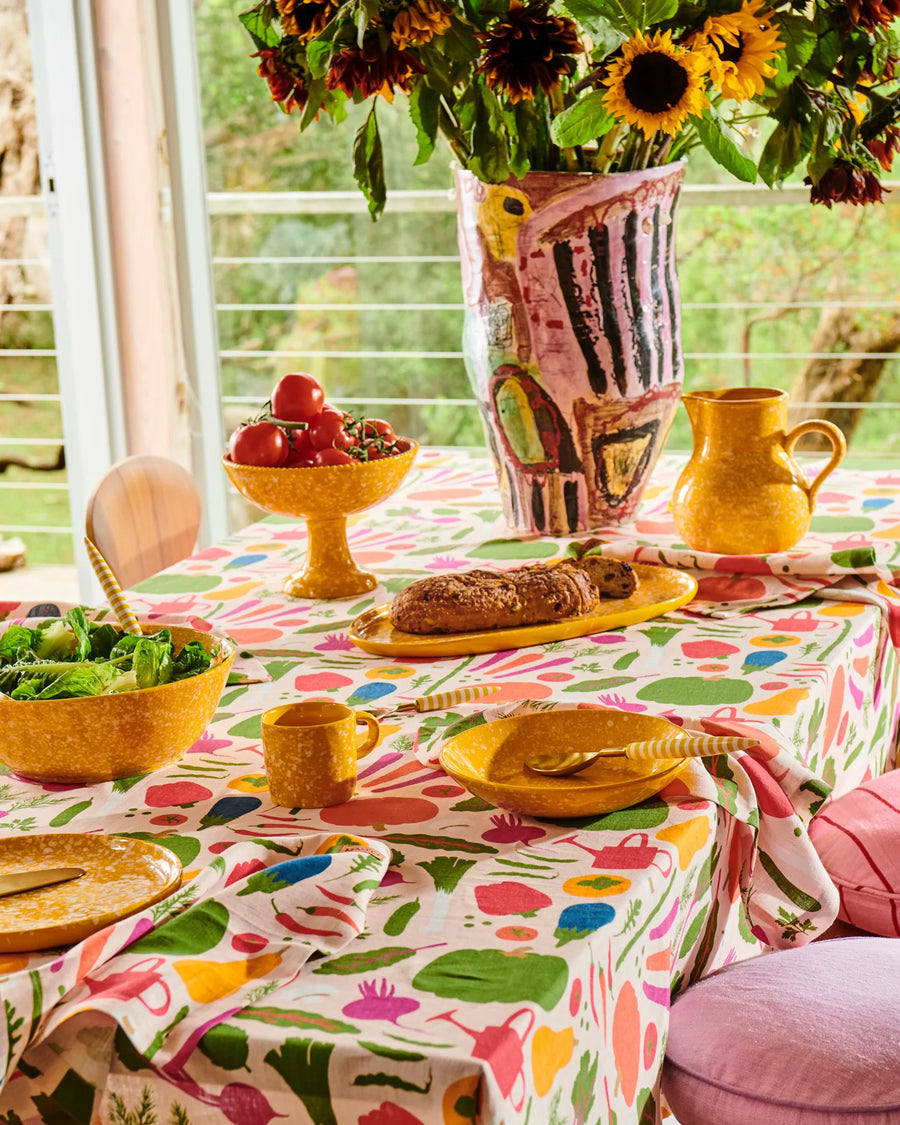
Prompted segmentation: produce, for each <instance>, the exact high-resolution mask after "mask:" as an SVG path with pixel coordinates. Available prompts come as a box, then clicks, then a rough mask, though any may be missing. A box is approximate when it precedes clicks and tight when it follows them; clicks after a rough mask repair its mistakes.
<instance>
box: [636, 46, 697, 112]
mask: <svg viewBox="0 0 900 1125" xmlns="http://www.w3.org/2000/svg"><path fill="white" fill-rule="evenodd" d="M623 85H624V88H625V95H626V97H627V98H628V100H629V102H631V104H632V105H633V106H634V108H635V109H639V110H641V111H642V112H644V113H665V112H666V110H667V109H671V108H672V106H673V105H677V104H678V102H679V101H680V100H681V97H682V95H683V94H684V92H685V90H686V89H687V87H688V76H687V71H686V70H685V69H684V67H683V66H682V65H681V63H679V62H678V60H677V59H673V58H671V57H670V56H669V55H664V54H662V52H660V51H647V52H646V53H645V54H642V55H635V57H634V58H633V59H632V60H631V66H630V67H629V68H628V73H627V74H626V75H625V79H624V82H623Z"/></svg>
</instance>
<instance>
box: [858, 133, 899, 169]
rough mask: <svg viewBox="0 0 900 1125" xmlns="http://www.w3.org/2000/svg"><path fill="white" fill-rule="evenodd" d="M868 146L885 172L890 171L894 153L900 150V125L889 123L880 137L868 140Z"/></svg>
mask: <svg viewBox="0 0 900 1125" xmlns="http://www.w3.org/2000/svg"><path fill="white" fill-rule="evenodd" d="M866 148H867V149H868V150H869V152H871V154H872V155H873V156H874V157H875V159H876V160H877V161H878V163H879V164H880V165H881V167H882V168H883V169H884V170H885V172H890V170H891V165H892V164H893V163H894V154H895V153H897V152H900V127H898V126H897V125H888V127H887V128H886V129H885V130H884V132H883V133H882V134H881V136H880V137H873V138H872V139H871V140H870V141H866Z"/></svg>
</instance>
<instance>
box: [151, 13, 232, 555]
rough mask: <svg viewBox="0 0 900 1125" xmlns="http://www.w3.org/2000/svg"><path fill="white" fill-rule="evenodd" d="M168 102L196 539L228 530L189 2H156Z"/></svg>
mask: <svg viewBox="0 0 900 1125" xmlns="http://www.w3.org/2000/svg"><path fill="white" fill-rule="evenodd" d="M156 10H157V17H158V27H159V41H160V61H161V67H162V87H163V97H164V100H165V112H166V121H167V139H168V155H169V166H170V170H171V177H172V218H173V221H174V224H175V239H176V247H177V268H178V280H179V297H180V302H181V323H182V334H183V338H184V349H185V362H186V368H187V377H188V382H189V385H190V387H191V392H192V398H191V404H190V406H191V435H192V441H193V450H192V452H193V463H194V468H195V471H196V473H197V476H198V477H199V478H200V482H201V489H202V492H203V498H204V507H203V522H202V524H201V529H200V534H201V541H205V542H207V543H208V542H211V541H214V540H216V539H221V538H222V536H224V535H226V534H227V533H228V505H227V496H228V493H227V480H226V476H225V471H224V469H223V468H222V466H221V464H220V460H221V457H222V453H223V452H224V441H223V434H222V402H221V389H220V375H219V337H218V325H217V322H216V298H215V287H214V281H213V274H212V251H211V242H210V233H209V220H208V217H207V212H206V164H205V158H206V147H205V142H204V139H203V122H202V115H201V109H200V78H199V73H198V65H197V49H196V40H195V35H194V11H193V5H192V4H190V3H186V2H185V0H156Z"/></svg>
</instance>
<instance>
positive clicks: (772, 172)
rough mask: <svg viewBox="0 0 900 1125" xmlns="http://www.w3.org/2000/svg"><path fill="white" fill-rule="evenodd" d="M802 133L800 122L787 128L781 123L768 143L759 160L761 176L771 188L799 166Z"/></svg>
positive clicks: (794, 122) (795, 122)
mask: <svg viewBox="0 0 900 1125" xmlns="http://www.w3.org/2000/svg"><path fill="white" fill-rule="evenodd" d="M802 131H803V128H802V126H801V124H800V122H799V121H792V122H791V123H790V124H789V125H786V126H785V125H782V124H781V123H779V124H778V125H776V126H775V129H774V130H773V132H772V135H771V136H770V137H769V139H768V140H767V141H766V144H765V147H764V148H763V150H762V155H761V156H760V158H759V174H760V176H762V178H763V179H764V180H765V182H766V183H767V184H768V185H769V187H773V186H774V185H775V184H776V183H778V182H780V181H781V180H783V179H784V177H785V176H786V175H787V174H788V173H789V172H791V171H792V170H793V169H794V168H795V167H796V166H797V163H798V162H799V160H800V138H801V135H802Z"/></svg>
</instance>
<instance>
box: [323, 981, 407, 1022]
mask: <svg viewBox="0 0 900 1125" xmlns="http://www.w3.org/2000/svg"><path fill="white" fill-rule="evenodd" d="M357 988H358V989H359V991H360V994H361V996H362V999H361V1000H352V1001H351V1002H350V1003H349V1004H345V1005H344V1007H343V1009H342V1013H343V1015H345V1016H347V1017H348V1019H354V1020H387V1022H388V1023H393V1024H396V1025H397V1027H402V1024H401V1023H400V1022H399V1018H400V1016H405V1015H408V1014H409V1013H410V1012H414V1011H416V1009H417V1008H419V1007H421V1005H420V1004H419V1001H418V1000H413V999H412V997H409V996H396V995H395V992H396V989H395V987H394V985H392V984H388V982H387V979H386V978H384V977H382V980H381V984H380V985H376V983H375V982H374V981H370V980H364V981H362V982H361V983H360V984H358V985H357Z"/></svg>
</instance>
